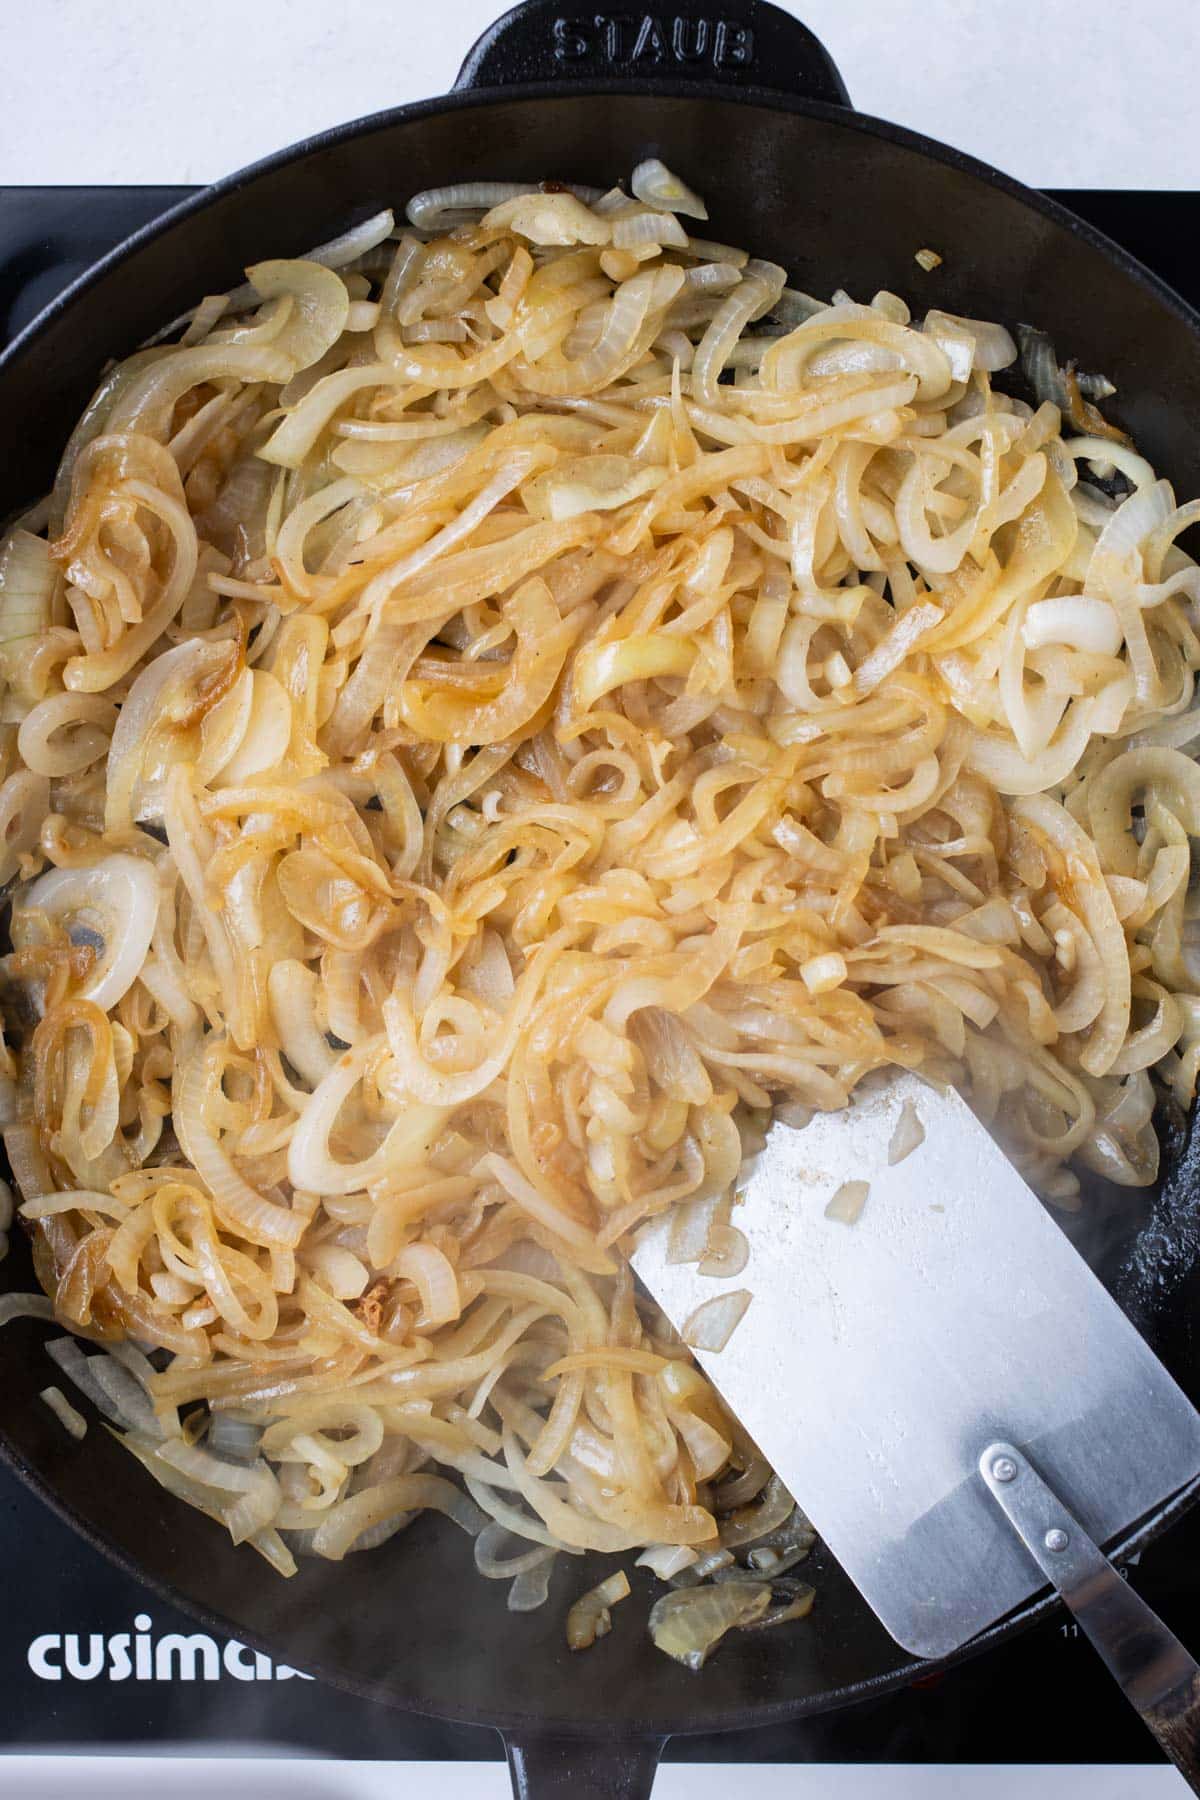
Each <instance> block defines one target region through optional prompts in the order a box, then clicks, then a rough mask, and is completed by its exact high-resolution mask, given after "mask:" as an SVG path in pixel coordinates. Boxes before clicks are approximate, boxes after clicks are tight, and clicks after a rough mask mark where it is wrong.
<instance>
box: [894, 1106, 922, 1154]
mask: <svg viewBox="0 0 1200 1800" xmlns="http://www.w3.org/2000/svg"><path fill="white" fill-rule="evenodd" d="M924 1142H925V1127H924V1125H922V1123H921V1115H920V1113H919V1112H918V1111H917V1109H916V1107H915V1106H914V1105H913V1103H912V1101H911V1100H906V1101H905V1102H904V1105H903V1106H902V1107H901V1108H900V1117H899V1118H898V1119H897V1120H896V1129H895V1130H894V1131H893V1132H892V1136H891V1142H890V1143H889V1144H888V1164H889V1166H890V1167H891V1168H895V1166H896V1164H897V1163H902V1162H903V1161H904V1159H905V1157H906V1156H911V1155H912V1153H913V1151H914V1150H919V1149H920V1147H921V1145H922V1144H923V1143H924Z"/></svg>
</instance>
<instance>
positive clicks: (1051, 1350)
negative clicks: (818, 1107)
mask: <svg viewBox="0 0 1200 1800" xmlns="http://www.w3.org/2000/svg"><path fill="white" fill-rule="evenodd" d="M906 1103H907V1105H906ZM902 1115H903V1117H902ZM914 1115H915V1119H916V1121H917V1124H916V1127H915V1128H914ZM922 1131H923V1134H924V1135H923V1137H922V1139H921V1141H920V1142H919V1143H918V1144H917V1146H916V1148H913V1149H911V1150H909V1152H908V1154H904V1155H902V1157H901V1160H899V1161H890V1160H889V1158H890V1157H894V1156H896V1155H898V1154H900V1152H902V1151H903V1150H904V1149H905V1148H906V1145H907V1144H911V1142H912V1140H913V1139H914V1138H916V1137H918V1136H920V1134H921V1132H922ZM849 1181H859V1182H866V1183H868V1184H869V1186H868V1191H867V1194H866V1198H865V1203H864V1204H863V1205H862V1210H861V1213H860V1214H859V1216H858V1217H857V1218H856V1219H854V1221H853V1222H849V1221H850V1218H851V1215H852V1213H853V1212H854V1210H855V1205H856V1203H857V1202H858V1201H859V1200H861V1198H862V1195H861V1190H857V1191H856V1190H853V1189H852V1190H850V1192H849V1193H848V1194H847V1193H845V1192H842V1191H841V1190H843V1188H844V1184H846V1183H847V1182H849ZM827 1208H829V1209H830V1210H829V1212H827V1210H826V1209H827ZM733 1223H734V1224H735V1225H736V1226H737V1227H738V1228H739V1229H740V1230H741V1231H742V1232H744V1233H745V1236H746V1238H747V1240H748V1242H749V1246H750V1254H749V1260H748V1262H747V1264H746V1267H745V1268H744V1269H743V1270H742V1272H741V1273H740V1274H738V1275H737V1276H735V1277H732V1278H730V1279H724V1280H714V1279H712V1278H711V1277H709V1276H705V1275H701V1274H700V1273H699V1271H698V1268H697V1267H696V1265H695V1264H693V1263H677V1262H676V1263H673V1262H671V1261H670V1260H669V1236H670V1224H669V1221H667V1220H656V1221H654V1222H653V1223H652V1224H651V1225H649V1226H647V1227H646V1228H645V1230H644V1232H643V1234H642V1237H641V1240H640V1242H639V1245H638V1247H637V1249H636V1251H635V1253H634V1257H633V1266H634V1269H635V1270H636V1272H637V1274H638V1276H639V1277H640V1278H641V1280H642V1281H643V1282H644V1283H645V1285H646V1287H647V1288H649V1290H650V1292H651V1293H652V1294H653V1295H654V1297H655V1298H656V1300H657V1301H658V1302H659V1304H660V1305H661V1306H662V1308H663V1310H664V1312H665V1313H666V1314H667V1316H668V1318H669V1319H670V1320H671V1322H672V1323H673V1324H674V1325H675V1326H676V1328H677V1329H678V1330H680V1331H681V1332H682V1333H683V1335H684V1336H685V1338H687V1337H689V1336H693V1337H694V1336H697V1335H699V1336H701V1337H702V1336H704V1330H703V1328H702V1327H701V1328H699V1329H698V1327H697V1324H696V1322H695V1315H696V1312H697V1309H698V1308H700V1307H702V1306H704V1305H705V1303H706V1302H709V1301H711V1300H712V1299H713V1298H714V1297H715V1296H716V1295H718V1294H720V1293H722V1292H725V1291H730V1290H741V1291H745V1292H748V1293H749V1294H750V1295H751V1299H750V1304H749V1306H748V1307H747V1309H746V1311H745V1313H744V1315H743V1316H742V1318H741V1320H740V1322H739V1323H738V1325H737V1326H736V1328H735V1329H734V1331H733V1333H732V1336H731V1337H730V1338H729V1339H728V1342H727V1343H726V1344H725V1346H724V1348H723V1349H721V1350H720V1351H713V1350H703V1349H701V1350H698V1351H697V1352H696V1354H697V1356H698V1358H699V1361H700V1363H701V1365H702V1367H703V1368H704V1370H705V1372H706V1374H707V1375H708V1376H709V1378H710V1379H711V1380H712V1382H713V1383H714V1385H715V1386H716V1387H717V1388H718V1390H719V1391H720V1393H721V1394H722V1395H723V1397H724V1399H725V1400H726V1402H727V1403H728V1404H729V1406H730V1407H731V1408H732V1410H733V1411H734V1412H735V1413H736V1414H737V1416H738V1417H739V1418H740V1419H741V1421H742V1423H743V1424H744V1426H745V1427H746V1429H747V1431H749V1433H750V1434H751V1436H752V1437H753V1438H754V1439H755V1440H756V1441H757V1443H758V1445H759V1446H760V1448H761V1449H762V1451H763V1454H764V1455H765V1456H767V1457H768V1458H769V1460H770V1461H771V1463H772V1465H773V1467H774V1468H775V1469H776V1471H777V1472H778V1474H779V1475H780V1476H781V1478H782V1479H783V1481H784V1482H785V1484H786V1485H787V1487H788V1488H789V1489H790V1490H791V1492H792V1493H793V1494H795V1495H796V1497H797V1499H798V1501H799V1502H800V1504H801V1506H802V1507H803V1508H804V1510H805V1512H807V1514H808V1515H809V1517H810V1518H811V1520H812V1522H813V1524H814V1525H815V1526H816V1528H817V1530H818V1531H819V1532H820V1533H821V1535H822V1537H823V1538H824V1539H825V1542H826V1543H827V1544H828V1546H829V1548H830V1550H831V1551H832V1552H833V1554H834V1555H835V1556H836V1557H837V1558H838V1560H839V1562H840V1563H841V1564H842V1566H843V1567H844V1568H845V1570H846V1571H847V1573H848V1574H849V1575H850V1577H851V1578H852V1580H853V1581H854V1582H855V1583H856V1584H857V1586H858V1587H859V1589H860V1590H861V1591H862V1593H863V1595H864V1596H865V1598H866V1599H867V1600H868V1601H869V1603H870V1605H871V1606H872V1607H873V1609H874V1610H875V1612H876V1613H877V1614H878V1615H879V1617H880V1619H881V1620H882V1621H883V1623H884V1624H885V1625H886V1626H887V1628H888V1630H889V1631H890V1632H891V1633H892V1635H893V1637H895V1638H896V1640H897V1641H898V1642H899V1643H900V1644H902V1645H903V1646H904V1648H905V1649H907V1650H910V1651H913V1652H915V1653H916V1654H917V1655H920V1656H930V1657H942V1656H946V1655H948V1654H949V1653H950V1652H951V1651H954V1650H956V1649H958V1648H959V1646H960V1645H962V1644H965V1643H966V1642H967V1641H968V1639H970V1638H972V1637H974V1636H975V1635H976V1633H977V1632H979V1631H981V1630H982V1629H983V1628H984V1627H985V1626H987V1625H990V1624H991V1623H992V1622H993V1621H994V1620H996V1619H999V1618H1001V1617H1002V1616H1003V1615H1004V1614H1006V1613H1008V1612H1010V1611H1012V1610H1013V1608H1015V1607H1018V1606H1020V1605H1021V1603H1022V1602H1023V1601H1025V1600H1027V1599H1028V1598H1029V1597H1030V1596H1031V1595H1032V1594H1034V1593H1036V1592H1037V1591H1038V1590H1039V1589H1042V1588H1044V1587H1045V1586H1046V1584H1047V1583H1048V1582H1049V1583H1052V1584H1053V1585H1054V1587H1056V1588H1057V1589H1058V1590H1059V1592H1060V1593H1061V1595H1062V1597H1063V1599H1064V1600H1065V1601H1066V1603H1067V1605H1068V1606H1069V1607H1070V1609H1071V1611H1072V1612H1073V1613H1074V1615H1075V1617H1076V1619H1077V1620H1078V1622H1079V1624H1080V1625H1081V1627H1082V1628H1083V1630H1084V1631H1085V1632H1086V1634H1087V1635H1088V1637H1089V1638H1090V1639H1091V1640H1092V1642H1093V1644H1095V1646H1096V1648H1097V1649H1098V1650H1099V1652H1100V1654H1101V1656H1102V1657H1103V1658H1104V1660H1105V1661H1106V1663H1107V1664H1108V1666H1109V1668H1110V1669H1111V1671H1112V1673H1113V1674H1114V1675H1115V1676H1116V1678H1117V1680H1118V1681H1119V1682H1120V1684H1121V1686H1122V1687H1123V1688H1124V1690H1125V1692H1126V1694H1127V1695H1128V1697H1129V1698H1130V1700H1132V1702H1133V1704H1134V1705H1135V1706H1136V1707H1137V1708H1138V1710H1139V1711H1140V1712H1141V1713H1142V1715H1143V1717H1144V1718H1145V1720H1146V1723H1147V1724H1148V1725H1149V1726H1150V1728H1151V1729H1152V1730H1153V1731H1154V1733H1155V1735H1156V1736H1157V1737H1158V1739H1159V1742H1160V1743H1161V1745H1162V1747H1163V1748H1164V1750H1166V1752H1167V1754H1168V1755H1169V1756H1171V1758H1172V1759H1173V1760H1174V1761H1175V1762H1176V1763H1177V1764H1178V1765H1179V1766H1180V1768H1181V1769H1182V1770H1183V1772H1184V1773H1185V1775H1187V1777H1188V1779H1189V1780H1190V1781H1191V1783H1192V1785H1193V1788H1194V1789H1195V1791H1197V1792H1200V1785H1198V1784H1200V1755H1198V1752H1200V1668H1198V1667H1197V1665H1196V1663H1194V1662H1193V1661H1192V1659H1191V1658H1190V1657H1189V1656H1188V1654H1187V1652H1186V1651H1185V1650H1184V1649H1183V1647H1182V1646H1181V1645H1180V1644H1179V1643H1178V1641H1177V1640H1176V1639H1175V1638H1174V1637H1173V1636H1172V1635H1171V1633H1170V1632H1169V1631H1168V1630H1167V1629H1166V1627H1165V1626H1164V1625H1163V1624H1162V1623H1161V1621H1160V1620H1159V1619H1158V1618H1156V1617H1155V1615H1154V1614H1153V1613H1152V1612H1151V1611H1150V1609H1149V1608H1148V1607H1146V1606H1145V1605H1144V1604H1143V1603H1142V1601H1141V1600H1140V1599H1139V1598H1138V1597H1137V1595H1136V1594H1135V1593H1134V1592H1133V1591H1132V1590H1131V1589H1130V1588H1129V1587H1128V1586H1127V1585H1126V1583H1125V1582H1123V1581H1122V1580H1121V1579H1120V1577H1119V1576H1118V1575H1117V1573H1116V1571H1115V1570H1114V1569H1113V1567H1112V1565H1111V1564H1110V1563H1109V1562H1108V1561H1107V1560H1106V1559H1105V1557H1104V1556H1103V1555H1102V1554H1101V1552H1100V1550H1099V1549H1098V1548H1097V1545H1098V1544H1103V1543H1107V1542H1110V1541H1112V1540H1115V1539H1117V1538H1118V1537H1120V1535H1121V1534H1122V1533H1124V1532H1126V1531H1127V1529H1128V1527H1130V1526H1132V1525H1133V1524H1135V1523H1137V1522H1138V1521H1140V1520H1142V1519H1144V1518H1145V1517H1146V1516H1147V1515H1149V1514H1151V1513H1153V1512H1154V1511H1155V1509H1157V1508H1158V1507H1160V1506H1161V1505H1162V1503H1163V1502H1164V1501H1165V1500H1167V1499H1168V1498H1169V1497H1170V1496H1172V1495H1174V1494H1176V1493H1177V1492H1178V1491H1179V1490H1180V1489H1181V1488H1183V1487H1184V1486H1185V1485H1187V1484H1188V1483H1190V1482H1192V1481H1193V1480H1195V1479H1196V1477H1197V1475H1198V1474H1200V1414H1198V1413H1197V1412H1196V1411H1195V1409H1194V1408H1193V1407H1192V1406H1191V1404H1190V1403H1189V1401H1188V1400H1187V1398H1186V1397H1185V1396H1184V1394H1183V1393H1182V1392H1181V1390H1180V1389H1179V1388H1178V1387H1177V1386H1176V1384H1175V1382H1174V1381H1173V1380H1172V1379H1171V1377H1170V1376H1169V1375H1168V1374H1167V1371H1166V1370H1165V1369H1164V1368H1163V1366H1162V1364H1161V1363H1160V1362H1159V1361H1158V1359H1157V1358H1156V1357H1155V1356H1154V1354H1153V1353H1152V1351H1151V1350H1150V1348H1149V1347H1148V1345H1147V1344H1146V1342H1145V1341H1144V1339H1143V1338H1142V1337H1140V1336H1139V1334H1138V1332H1137V1331H1136V1330H1135V1329H1134V1327H1133V1326H1132V1325H1131V1324H1130V1322H1129V1320H1128V1319H1127V1318H1126V1317H1125V1315H1124V1313H1122V1311H1121V1310H1120V1308H1119V1307H1118V1306H1117V1305H1116V1303H1115V1302H1114V1301H1113V1300H1112V1299H1111V1298H1110V1297H1109V1295H1108V1294H1107V1292H1106V1291H1105V1289H1104V1288H1103V1287H1102V1286H1101V1285H1100V1283H1099V1282H1098V1281H1097V1280H1096V1278H1095V1276H1094V1275H1093V1274H1092V1272H1091V1270H1090V1269H1089V1268H1088V1266H1087V1264H1086V1263H1085V1262H1084V1261H1083V1259H1082V1257H1080V1256H1079V1255H1078V1253H1077V1252H1076V1251H1075V1250H1074V1249H1073V1247H1072V1246H1071V1244H1070V1242H1069V1241H1068V1239H1067V1238H1066V1236H1065V1235H1064V1234H1063V1232H1062V1231H1061V1230H1060V1228H1059V1226H1058V1225H1057V1224H1056V1223H1055V1221H1054V1219H1053V1218H1052V1217H1051V1216H1050V1215H1049V1214H1048V1213H1047V1211H1046V1210H1045V1208H1044V1207H1043V1206H1042V1204H1041V1203H1040V1201H1039V1200H1038V1199H1037V1197H1036V1195H1034V1193H1033V1192H1032V1191H1031V1189H1030V1188H1028V1187H1027V1186H1026V1184H1025V1182H1024V1181H1023V1180H1022V1178H1021V1177H1020V1175H1018V1174H1017V1172H1016V1170H1015V1169H1014V1168H1013V1167H1012V1165H1011V1163H1009V1161H1008V1160H1007V1158H1006V1157H1005V1156H1004V1155H1003V1154H1002V1153H1001V1151H1000V1150H999V1149H998V1148H997V1146H996V1145H995V1143H993V1141H992V1139H991V1138H990V1137H989V1135H988V1134H987V1132H986V1131H985V1130H984V1129H983V1128H982V1126H980V1125H979V1124H978V1123H977V1121H976V1120H975V1118H974V1117H973V1115H972V1114H971V1112H970V1110H969V1109H968V1107H967V1106H966V1105H965V1103H964V1102H963V1101H962V1100H961V1099H959V1098H958V1096H957V1095H956V1094H954V1093H949V1092H942V1091H939V1090H935V1089H934V1088H932V1087H930V1086H928V1085H927V1084H926V1083H924V1082H922V1081H921V1080H919V1079H918V1078H917V1077H916V1076H913V1075H909V1074H896V1075H893V1076H889V1077H887V1078H886V1079H883V1080H880V1081H878V1082H877V1083H876V1084H874V1085H872V1086H871V1087H870V1088H868V1089H864V1090H863V1091H861V1092H860V1093H859V1094H858V1095H856V1097H855V1099H854V1100H853V1101H852V1103H851V1105H850V1106H849V1107H847V1108H846V1109H845V1111H843V1112H837V1113H819V1114H818V1115H817V1116H816V1117H815V1118H814V1119H813V1120H812V1122H811V1124H809V1125H807V1126H805V1127H804V1128H803V1129H802V1130H797V1129H795V1128H792V1127H789V1126H786V1125H782V1124H776V1125H775V1126H774V1127H773V1128H772V1130H771V1133H770V1136H769V1138H768V1142H767V1146H766V1149H765V1151H764V1152H763V1154H762V1156H761V1157H760V1158H759V1159H758V1161H757V1163H756V1165H755V1168H754V1172H753V1174H752V1176H751V1178H750V1181H749V1184H748V1186H747V1188H746V1191H745V1193H744V1195H743V1197H742V1200H741V1203H740V1204H738V1205H737V1206H735V1208H734V1212H733ZM719 1310H725V1309H719ZM734 1310H735V1309H734ZM707 1316H708V1317H709V1318H711V1316H712V1315H711V1311H710V1312H709V1314H708V1315H707ZM689 1326H690V1331H689Z"/></svg>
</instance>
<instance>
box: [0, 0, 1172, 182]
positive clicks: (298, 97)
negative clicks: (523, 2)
mask: <svg viewBox="0 0 1200 1800" xmlns="http://www.w3.org/2000/svg"><path fill="white" fill-rule="evenodd" d="M783 3H784V4H785V5H789V7H790V10H792V11H794V12H796V13H797V14H798V15H799V16H801V17H802V18H803V19H804V20H805V22H806V23H807V24H808V25H810V26H811V27H812V28H813V30H814V31H816V33H817V35H818V36H819V37H821V38H822V39H823V40H824V42H825V44H826V45H827V47H828V48H829V50H830V51H831V52H832V54H833V56H834V58H835V60H836V61H837V62H838V64H839V66H840V68H841V71H842V75H843V77H844V79H845V81H846V85H847V87H848V88H849V90H850V96H851V99H852V100H853V102H854V104H855V105H856V106H857V107H859V108H861V109H862V110H863V111H864V112H870V113H877V114H879V115H881V116H883V117H885V118H891V119H895V120H898V121H899V122H900V123H901V124H904V125H911V126H914V127H915V128H917V129H918V130H921V131H925V132H927V133H928V134H929V135H930V136H933V137H938V138H942V139H943V140H945V141H946V142H948V143H951V144H954V145H956V146H958V147H959V148H960V149H964V150H969V151H971V152H973V153H974V154H975V155H977V156H981V157H983V158H984V160H985V161H987V162H991V163H995V164H996V165H997V166H998V167H1000V168H1002V169H1005V170H1007V171H1008V172H1009V173H1010V174H1012V175H1016V176H1018V177H1020V179H1021V180H1023V181H1027V182H1030V183H1032V184H1034V185H1037V186H1041V187H1161V188H1180V187H1182V188H1187V187H1192V186H1195V185H1196V184H1197V181H1198V180H1200V146H1198V145H1197V143H1196V132H1195V98H1194V96H1195V86H1196V74H1197V68H1198V66H1200V9H1198V8H1197V7H1195V6H1193V5H1190V4H1188V3H1187V0H1137V4H1133V3H1131V0H1124V3H1121V4H1118V0H1091V3H1090V4H1088V5H1087V6H1083V5H1077V4H1068V3H1067V0H1003V3H1001V0H783ZM502 5H503V0H438V4H437V6H436V8H429V7H428V6H425V5H423V4H418V3H417V0H387V3H386V4H384V3H381V0H337V4H336V5H333V6H331V5H330V4H329V3H328V0H205V3H204V4H203V5H193V4H187V3H186V0H115V4H113V3H110V4H106V5H102V4H100V3H99V0H8V4H7V6H6V7H5V8H4V14H5V19H4V24H5V55H4V58H3V59H2V61H0V119H3V121H4V124H3V128H2V129H0V183H6V182H29V183H40V182H46V183H58V182H63V183H71V182H146V183H164V184H167V183H182V182H202V181H211V180H213V179H214V178H215V177H217V176H219V175H224V174H227V173H229V172H230V171H231V170H233V169H236V168H239V167H240V166H241V165H243V164H244V163H248V162H251V161H253V160H254V159H255V158H257V157H260V156H263V155H265V154H266V153H267V152H268V151H271V150H276V149H279V148H281V147H282V146H283V145H285V144H287V143H290V142H292V141H294V140H295V139H297V138H300V137H304V136H306V135H307V134H308V133H310V132H313V131H318V130H321V129H323V128H324V127H326V126H330V125H336V124H339V123H341V122H342V121H344V120H347V119H352V118H357V117H361V116H362V115H363V114H364V113H370V112H377V111H379V110H381V109H382V108H384V107H389V106H395V105H398V104H399V103H401V102H402V101H405V100H415V99H418V98H421V97H423V96H428V95H432V94H438V93H442V92H444V91H445V89H446V88H448V87H449V86H450V84H451V82H452V81H453V80H454V77H455V74H456V73H457V71H458V66H459V63H460V62H461V60H462V57H463V53H464V52H465V51H466V49H467V48H468V46H469V45H470V44H471V43H472V42H473V41H474V39H475V38H476V37H477V36H478V34H479V33H480V32H481V31H482V30H483V29H484V27H485V26H486V25H488V24H489V23H490V22H491V21H492V19H493V18H494V17H495V16H496V14H497V12H499V11H500V10H502ZM590 10H591V9H590V8H585V7H583V6H582V5H580V6H579V7H574V6H573V5H570V4H568V3H567V0H564V5H563V11H564V12H565V13H568V14H570V13H571V12H573V11H579V12H590ZM624 10H625V11H629V10H631V9H629V8H625V9H624ZM633 10H635V11H636V10H639V9H633ZM668 10H669V9H668ZM710 10H711V11H712V12H713V13H714V14H719V11H720V8H719V7H718V6H716V5H714V6H713V7H712V8H711V9H710ZM431 17H432V18H433V19H435V20H436V23H435V24H434V25H433V27H432V29H431V28H430V20H431Z"/></svg>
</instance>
